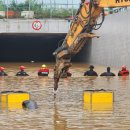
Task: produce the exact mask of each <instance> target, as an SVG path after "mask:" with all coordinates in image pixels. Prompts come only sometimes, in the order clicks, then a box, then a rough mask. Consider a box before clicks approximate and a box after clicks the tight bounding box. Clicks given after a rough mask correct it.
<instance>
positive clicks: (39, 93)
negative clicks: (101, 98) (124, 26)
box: [0, 63, 130, 130]
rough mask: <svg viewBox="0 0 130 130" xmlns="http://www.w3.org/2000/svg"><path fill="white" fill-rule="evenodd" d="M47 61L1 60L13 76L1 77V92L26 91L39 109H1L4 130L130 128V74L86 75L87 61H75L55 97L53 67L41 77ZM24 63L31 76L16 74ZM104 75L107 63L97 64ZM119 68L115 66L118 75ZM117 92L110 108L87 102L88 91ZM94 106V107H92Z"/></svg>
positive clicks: (51, 65)
mask: <svg viewBox="0 0 130 130" xmlns="http://www.w3.org/2000/svg"><path fill="white" fill-rule="evenodd" d="M42 64H43V63H1V65H3V66H5V68H6V72H7V73H8V75H9V76H7V77H0V90H1V91H11V90H12V91H26V92H29V93H30V95H31V99H32V100H34V101H36V102H37V104H38V109H36V110H23V109H1V110H0V124H1V125H0V129H1V130H12V129H13V130H129V129H130V94H129V93H130V85H129V84H130V80H129V77H118V76H115V77H111V78H110V77H100V76H98V77H84V76H83V73H84V72H85V71H86V69H87V68H88V66H87V65H86V64H80V63H73V67H71V68H70V72H72V77H70V78H67V79H61V80H60V82H59V88H58V91H57V94H56V98H54V93H53V84H54V82H53V67H54V64H52V63H46V65H47V66H48V67H49V69H50V74H49V77H38V76H37V70H38V69H39V67H40V66H41V65H42ZM20 65H25V66H26V72H27V73H28V74H29V75H30V76H28V77H16V76H15V74H16V72H17V71H18V68H19V66H20ZM95 70H96V71H97V73H98V74H101V73H102V72H103V71H105V70H106V67H105V66H96V65H95ZM118 70H119V68H112V71H113V72H114V73H115V74H116V75H117V73H118ZM101 89H104V90H106V92H107V91H111V92H113V102H112V103H111V107H109V110H105V109H104V110H103V109H100V110H98V109H97V110H96V111H95V110H92V109H91V108H90V109H88V108H86V106H85V104H84V100H83V99H84V92H85V90H101ZM91 107H92V106H91Z"/></svg>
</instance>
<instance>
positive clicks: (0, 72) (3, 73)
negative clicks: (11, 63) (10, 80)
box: [0, 71, 8, 76]
mask: <svg viewBox="0 0 130 130" xmlns="http://www.w3.org/2000/svg"><path fill="white" fill-rule="evenodd" d="M0 76H8V75H7V74H6V73H5V72H4V71H0Z"/></svg>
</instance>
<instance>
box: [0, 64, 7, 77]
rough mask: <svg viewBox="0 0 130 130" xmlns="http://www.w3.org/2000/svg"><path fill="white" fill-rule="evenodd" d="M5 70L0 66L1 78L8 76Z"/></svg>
mask: <svg viewBox="0 0 130 130" xmlns="http://www.w3.org/2000/svg"><path fill="white" fill-rule="evenodd" d="M4 70H5V68H4V67H2V66H0V76H8V75H7V74H6V73H5V72H4Z"/></svg>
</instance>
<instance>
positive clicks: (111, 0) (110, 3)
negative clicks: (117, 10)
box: [99, 0, 130, 8]
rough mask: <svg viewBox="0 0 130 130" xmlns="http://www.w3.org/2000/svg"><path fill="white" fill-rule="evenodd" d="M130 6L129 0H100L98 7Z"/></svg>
mask: <svg viewBox="0 0 130 130" xmlns="http://www.w3.org/2000/svg"><path fill="white" fill-rule="evenodd" d="M126 6H130V0H100V1H99V7H103V8H105V7H126Z"/></svg>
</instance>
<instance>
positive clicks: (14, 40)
mask: <svg viewBox="0 0 130 130" xmlns="http://www.w3.org/2000/svg"><path fill="white" fill-rule="evenodd" d="M65 36H66V34H65V33H62V34H59V33H58V34H57V33H55V34H50V33H49V34H12V33H11V34H0V61H1V62H30V61H37V62H41V61H44V62H54V61H55V57H54V56H53V55H52V53H53V52H54V51H55V49H57V47H58V45H59V44H61V43H62V42H61V43H60V42H59V41H63V39H64V38H65ZM82 55H83V52H81V54H78V55H77V56H76V57H74V59H73V60H74V61H80V60H82V58H81V57H82Z"/></svg>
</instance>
